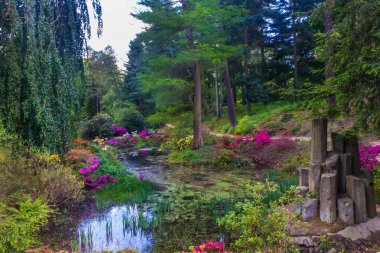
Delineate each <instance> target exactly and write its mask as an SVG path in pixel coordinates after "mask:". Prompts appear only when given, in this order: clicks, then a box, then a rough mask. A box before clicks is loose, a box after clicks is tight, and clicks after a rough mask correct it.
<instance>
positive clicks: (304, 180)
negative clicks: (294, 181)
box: [299, 168, 309, 187]
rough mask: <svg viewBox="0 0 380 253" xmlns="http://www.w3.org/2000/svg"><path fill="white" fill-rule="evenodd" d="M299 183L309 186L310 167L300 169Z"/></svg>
mask: <svg viewBox="0 0 380 253" xmlns="http://www.w3.org/2000/svg"><path fill="white" fill-rule="evenodd" d="M299 185H300V186H306V187H309V168H301V169H299Z"/></svg>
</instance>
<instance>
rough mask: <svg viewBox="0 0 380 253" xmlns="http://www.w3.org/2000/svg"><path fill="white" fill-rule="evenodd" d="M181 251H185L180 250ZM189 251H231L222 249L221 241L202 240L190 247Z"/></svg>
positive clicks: (211, 252) (221, 252)
mask: <svg viewBox="0 0 380 253" xmlns="http://www.w3.org/2000/svg"><path fill="white" fill-rule="evenodd" d="M181 253H186V252H185V251H182V252H181ZM190 253H231V252H227V251H224V243H223V242H212V241H208V242H203V243H201V244H199V245H197V246H195V247H191V251H190Z"/></svg>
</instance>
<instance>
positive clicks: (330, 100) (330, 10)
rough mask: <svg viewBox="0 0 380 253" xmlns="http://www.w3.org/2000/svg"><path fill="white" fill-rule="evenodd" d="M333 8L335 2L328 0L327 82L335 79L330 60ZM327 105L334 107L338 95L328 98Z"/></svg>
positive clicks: (326, 8) (326, 31)
mask: <svg viewBox="0 0 380 253" xmlns="http://www.w3.org/2000/svg"><path fill="white" fill-rule="evenodd" d="M333 7H334V0H326V4H325V20H324V22H325V38H326V39H327V45H326V52H327V54H328V57H327V60H326V61H325V81H327V80H328V79H330V78H331V77H334V72H333V69H332V63H331V60H330V59H329V56H330V54H332V53H333V45H331V43H330V41H329V40H330V38H329V37H330V34H331V33H332V30H333V17H332V15H333ZM327 103H329V104H330V105H334V104H335V103H336V95H335V94H331V95H330V96H329V97H328V98H327Z"/></svg>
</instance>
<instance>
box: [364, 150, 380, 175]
mask: <svg viewBox="0 0 380 253" xmlns="http://www.w3.org/2000/svg"><path fill="white" fill-rule="evenodd" d="M379 154H380V145H372V146H365V145H360V147H359V155H360V166H361V167H362V168H365V169H368V170H371V171H374V170H375V165H376V164H377V163H379V160H378V159H379Z"/></svg>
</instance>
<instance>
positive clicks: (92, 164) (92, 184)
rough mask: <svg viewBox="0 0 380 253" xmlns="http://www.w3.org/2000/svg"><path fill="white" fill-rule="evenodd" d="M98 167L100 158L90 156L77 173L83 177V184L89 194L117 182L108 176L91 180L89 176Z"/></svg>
mask: <svg viewBox="0 0 380 253" xmlns="http://www.w3.org/2000/svg"><path fill="white" fill-rule="evenodd" d="M99 165H100V158H99V157H97V156H93V155H92V156H90V157H89V158H88V159H87V165H86V166H83V168H82V169H81V170H79V173H80V174H82V175H83V176H84V179H83V182H84V185H85V187H86V189H87V190H89V192H95V191H97V190H99V189H102V188H104V187H106V186H107V185H108V184H110V183H116V182H117V180H116V179H115V178H113V177H112V176H109V175H102V176H100V177H98V178H96V179H94V178H92V177H91V175H93V174H94V171H95V170H96V169H97V168H99Z"/></svg>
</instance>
